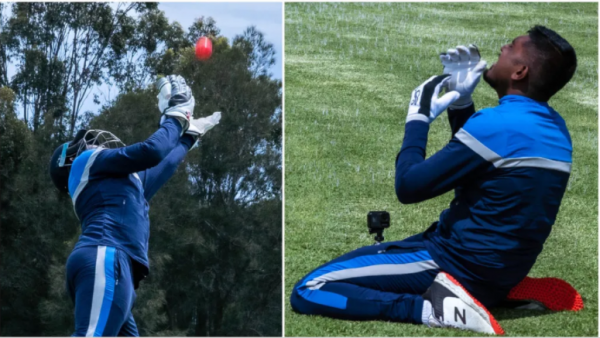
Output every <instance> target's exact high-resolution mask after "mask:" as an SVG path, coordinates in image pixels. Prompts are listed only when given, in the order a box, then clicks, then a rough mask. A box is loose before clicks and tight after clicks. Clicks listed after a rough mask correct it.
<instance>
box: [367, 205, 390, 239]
mask: <svg viewBox="0 0 600 338" xmlns="http://www.w3.org/2000/svg"><path fill="white" fill-rule="evenodd" d="M367 227H369V234H375V242H376V244H379V243H381V242H383V240H384V238H383V230H385V229H386V228H389V227H390V213H389V212H387V211H369V213H368V214H367Z"/></svg>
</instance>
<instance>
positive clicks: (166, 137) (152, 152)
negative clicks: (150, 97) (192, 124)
mask: <svg viewBox="0 0 600 338" xmlns="http://www.w3.org/2000/svg"><path fill="white" fill-rule="evenodd" d="M181 131H182V126H181V124H180V123H179V122H178V121H177V120H176V119H174V118H171V117H169V118H167V119H166V120H165V122H164V123H163V124H162V125H161V126H160V128H159V129H158V130H157V131H156V132H155V133H154V134H152V135H151V136H150V137H149V138H148V139H146V140H145V141H143V142H138V143H135V144H132V145H130V146H127V147H122V148H117V149H104V150H102V151H99V152H98V155H97V157H96V159H95V160H94V165H93V166H92V167H91V169H90V170H93V171H94V173H95V174H98V175H125V174H131V173H135V172H138V171H142V170H146V169H148V168H151V167H154V166H156V165H158V164H159V163H160V162H161V161H162V160H163V159H164V158H165V157H167V155H168V154H169V153H170V152H171V150H173V148H175V146H177V144H178V142H179V135H181Z"/></svg>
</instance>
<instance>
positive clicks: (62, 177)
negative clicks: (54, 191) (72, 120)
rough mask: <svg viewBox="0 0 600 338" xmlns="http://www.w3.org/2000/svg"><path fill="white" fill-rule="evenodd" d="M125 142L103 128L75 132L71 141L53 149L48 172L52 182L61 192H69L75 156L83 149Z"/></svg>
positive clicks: (113, 146) (117, 145) (116, 145)
mask: <svg viewBox="0 0 600 338" xmlns="http://www.w3.org/2000/svg"><path fill="white" fill-rule="evenodd" d="M123 146H125V144H124V143H123V142H121V140H120V139H119V138H118V137H116V136H115V135H113V134H112V133H111V132H108V131H104V130H94V129H92V130H86V129H82V130H80V131H78V132H77V135H75V138H74V139H73V141H71V142H67V143H63V144H61V145H60V146H58V148H56V149H55V150H54V153H53V154H52V158H51V159H50V168H49V173H50V177H51V178H52V183H54V185H55V186H56V188H58V190H60V191H61V192H69V174H70V173H71V165H72V164H73V161H75V158H76V157H77V156H79V155H81V153H83V152H84V151H86V150H88V149H93V148H98V147H102V148H119V147H123Z"/></svg>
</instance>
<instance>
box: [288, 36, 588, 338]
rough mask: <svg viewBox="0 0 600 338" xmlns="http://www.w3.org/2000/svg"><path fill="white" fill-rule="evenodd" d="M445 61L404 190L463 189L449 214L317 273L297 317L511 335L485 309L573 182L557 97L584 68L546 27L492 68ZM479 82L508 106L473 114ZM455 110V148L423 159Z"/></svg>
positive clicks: (545, 231)
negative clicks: (439, 125) (553, 101)
mask: <svg viewBox="0 0 600 338" xmlns="http://www.w3.org/2000/svg"><path fill="white" fill-rule="evenodd" d="M440 58H441V61H442V65H443V67H444V75H440V76H433V77H431V78H429V79H428V80H427V81H426V82H425V83H423V84H422V85H420V86H419V87H418V88H417V89H415V90H414V91H413V93H412V96H411V98H410V103H409V108H408V115H407V118H406V125H405V134H404V142H403V143H402V148H401V150H400V152H399V154H398V157H397V159H396V184H395V188H396V194H397V196H398V199H399V201H400V202H401V203H405V204H409V203H418V202H421V201H425V200H427V199H430V198H434V197H436V196H439V195H441V194H444V193H446V192H448V191H451V190H454V199H453V201H452V203H451V204H450V207H449V208H448V209H446V210H444V211H443V212H442V213H441V214H440V217H439V220H438V221H437V222H435V223H433V224H432V225H431V226H430V228H429V229H427V230H426V231H425V232H423V233H420V234H417V235H414V236H412V237H409V238H407V239H404V240H402V241H397V242H388V243H382V244H381V245H373V246H367V247H363V248H360V249H358V250H355V251H352V252H350V253H347V254H345V255H343V256H341V257H338V258H336V259H334V260H333V261H331V262H329V263H326V264H324V265H322V266H320V267H318V268H317V269H315V270H313V271H312V272H310V273H309V274H308V275H306V276H305V277H304V278H302V279H301V280H300V281H299V282H298V283H297V284H296V285H295V287H294V289H293V292H292V296H291V304H292V307H293V308H294V310H296V311H298V312H300V313H305V314H319V315H324V316H329V317H335V318H343V319H354V320H369V319H381V320H391V321H399V322H412V323H416V324H424V325H428V326H430V327H455V328H460V329H467V330H473V331H477V332H482V333H489V334H502V333H503V330H502V328H501V327H500V325H499V324H498V323H497V322H496V320H495V319H494V318H493V317H492V315H491V314H490V313H489V312H488V311H487V309H486V307H493V306H496V305H498V304H499V303H501V302H502V301H504V300H505V299H506V298H507V295H509V292H511V289H513V288H514V287H515V286H517V285H518V284H519V283H520V282H521V281H523V280H524V279H525V278H526V276H527V274H528V272H529V271H530V269H531V268H532V266H533V265H534V263H535V261H536V259H537V256H538V255H539V254H540V252H541V251H542V248H543V245H544V242H545V241H546V239H547V238H548V235H549V234H550V231H551V229H552V225H553V224H554V222H555V220H556V216H557V213H558V210H559V207H560V204H561V200H562V197H563V194H564V192H565V189H566V187H567V182H568V180H569V175H570V172H571V153H572V146H571V138H570V136H569V132H568V130H567V127H566V125H565V122H564V120H563V119H562V117H561V116H560V115H559V114H558V112H556V111H555V110H554V109H552V107H550V105H549V104H548V100H549V99H550V98H551V97H552V96H553V95H554V94H556V93H557V92H558V91H559V90H560V89H561V88H563V87H564V86H565V85H566V84H567V83H568V82H569V80H570V79H571V77H572V76H573V74H574V73H575V69H576V67H577V59H576V55H575V51H574V49H573V47H572V46H571V45H570V44H569V43H568V42H567V41H566V40H565V39H563V38H562V37H561V36H560V35H558V34H557V33H556V32H554V31H552V30H550V29H548V28H546V27H542V26H535V27H533V28H532V29H530V30H529V32H528V34H527V35H523V36H519V37H517V38H516V39H514V40H513V41H512V42H511V43H509V44H507V45H505V46H502V48H501V49H500V55H499V58H498V62H497V63H495V64H494V65H492V66H491V67H490V68H489V69H487V70H486V62H485V61H482V60H480V55H479V51H478V49H477V47H475V46H474V45H470V46H469V47H464V46H459V47H457V48H456V49H450V50H448V52H447V53H443V54H442V55H441V56H440ZM482 74H483V78H484V80H485V81H486V82H487V83H488V84H489V85H490V86H491V87H492V88H493V89H495V91H496V92H497V94H498V97H499V99H500V101H499V105H498V106H496V107H493V108H486V109H482V110H480V111H477V112H476V111H475V106H474V104H473V101H472V99H471V95H472V93H473V91H474V90H475V87H476V86H477V84H478V83H479V80H480V78H481V75H482ZM443 88H445V89H446V94H445V95H443V96H441V97H438V95H439V94H440V92H441V91H442V89H443ZM446 109H448V118H449V121H450V126H451V129H452V130H451V131H452V134H451V139H450V142H449V143H448V144H447V145H446V146H445V147H444V148H443V149H441V150H440V151H438V152H437V153H435V154H434V155H432V156H431V157H429V158H428V159H425V154H426V152H425V148H426V145H427V134H428V132H429V125H430V123H431V122H433V120H435V118H437V117H438V116H439V115H440V114H441V113H442V112H443V111H444V110H446ZM541 301H542V302H543V301H544V299H542V300H541Z"/></svg>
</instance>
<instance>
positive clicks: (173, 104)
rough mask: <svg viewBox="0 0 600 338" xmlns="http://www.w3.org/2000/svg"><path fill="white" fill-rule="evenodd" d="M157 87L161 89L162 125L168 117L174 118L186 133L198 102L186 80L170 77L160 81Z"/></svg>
mask: <svg viewBox="0 0 600 338" xmlns="http://www.w3.org/2000/svg"><path fill="white" fill-rule="evenodd" d="M156 86H157V87H158V89H159V93H158V96H157V97H158V108H159V109H160V111H161V114H162V115H161V118H160V123H161V124H162V123H163V122H164V120H165V118H166V116H173V117H174V118H175V119H177V121H179V122H180V123H181V126H182V128H183V131H184V132H185V131H186V130H188V128H189V126H190V120H191V119H192V116H193V114H194V106H195V104H196V102H195V100H194V96H193V95H192V90H191V89H190V87H189V86H188V85H187V83H186V82H185V79H184V78H183V77H181V76H180V75H169V76H167V77H166V78H161V79H159V80H158V81H157V83H156ZM169 93H170V95H169Z"/></svg>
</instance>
